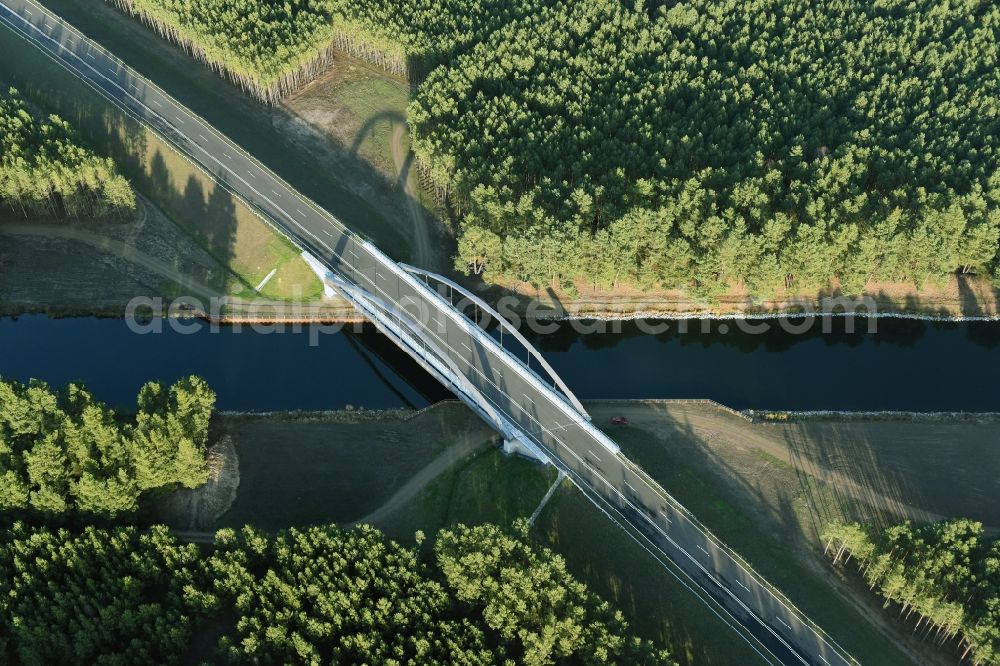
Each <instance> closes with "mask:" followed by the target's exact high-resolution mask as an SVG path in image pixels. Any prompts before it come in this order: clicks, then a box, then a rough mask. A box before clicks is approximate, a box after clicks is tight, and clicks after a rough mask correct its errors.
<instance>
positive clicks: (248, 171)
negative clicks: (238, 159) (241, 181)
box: [247, 169, 257, 180]
mask: <svg viewBox="0 0 1000 666" xmlns="http://www.w3.org/2000/svg"><path fill="white" fill-rule="evenodd" d="M247 174H248V175H249V176H250V177H251V178H253V179H254V180H256V179H257V176H255V175H254V174H253V171H250V169H247Z"/></svg>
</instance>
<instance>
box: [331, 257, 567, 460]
mask: <svg viewBox="0 0 1000 666" xmlns="http://www.w3.org/2000/svg"><path fill="white" fill-rule="evenodd" d="M325 279H326V281H327V282H329V283H330V286H332V287H333V288H334V289H336V290H337V291H338V292H340V293H341V295H343V296H344V298H346V299H347V300H348V301H350V302H351V303H352V304H354V306H355V307H356V308H357V309H358V310H360V311H361V312H363V313H364V314H365V315H366V316H367V317H368V319H369V320H370V321H372V322H373V323H375V325H376V326H377V327H378V328H379V329H380V330H381V331H382V332H383V333H384V334H386V335H388V336H389V337H390V338H393V339H394V340H395V341H396V343H397V344H400V345H401V346H403V348H404V349H406V350H408V351H409V352H410V356H412V357H413V358H414V359H415V360H416V361H417V362H418V363H419V364H420V365H421V366H423V368H424V369H425V370H427V371H428V372H430V373H431V374H432V375H434V376H436V377H437V379H438V381H440V382H442V383H443V384H445V385H446V386H451V387H452V389H453V390H454V391H455V393H456V394H457V395H458V397H459V398H460V399H461V400H462V402H464V403H466V404H467V405H469V406H470V407H471V408H472V409H473V410H474V411H476V412H478V413H479V415H480V416H481V417H482V418H483V419H484V420H486V421H487V422H488V423H492V424H493V427H494V428H496V429H497V431H498V432H499V433H500V434H501V435H502V436H503V438H504V440H505V443H504V446H505V447H507V446H508V445H509V443H511V442H517V444H518V445H520V446H521V447H523V449H524V450H526V452H527V453H528V454H530V455H531V456H532V457H534V458H536V459H538V460H540V461H541V462H543V463H546V464H547V463H549V462H550V461H549V459H548V456H546V455H545V454H544V453H543V452H542V451H541V449H539V448H538V447H537V446H535V445H534V444H533V443H532V441H531V438H529V437H527V436H526V435H525V434H524V433H522V432H521V431H520V429H519V428H518V427H517V426H515V425H513V424H512V423H511V422H510V421H509V420H508V419H506V418H504V416H503V415H502V414H501V413H499V412H498V411H497V410H496V408H494V406H493V405H492V404H491V403H490V401H489V400H487V399H486V398H485V397H484V396H483V395H482V394H481V393H480V392H479V389H477V388H476V387H475V386H474V385H473V384H472V382H470V381H469V379H468V377H466V375H465V373H463V372H462V371H461V370H460V369H459V367H458V365H457V364H456V363H455V361H454V360H452V359H451V358H450V357H449V356H448V354H446V353H444V351H443V350H441V349H440V347H438V346H437V345H436V344H435V343H433V342H430V341H428V340H426V339H425V338H423V337H422V336H420V335H416V334H415V332H416V331H419V330H420V328H419V325H418V324H417V323H416V322H415V321H414V320H413V319H412V318H411V317H410V315H409V314H407V313H406V312H405V311H403V310H401V309H400V308H398V307H396V306H394V305H390V304H389V303H386V302H385V301H384V300H383V299H382V298H380V297H379V296H376V295H374V294H372V293H370V292H368V291H366V290H364V289H362V288H361V287H358V286H355V285H353V284H350V283H348V282H347V281H345V280H343V279H342V278H340V277H339V276H337V275H336V274H334V273H332V272H329V273H327V274H326V278H325Z"/></svg>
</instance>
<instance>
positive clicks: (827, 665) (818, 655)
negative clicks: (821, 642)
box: [816, 652, 833, 666]
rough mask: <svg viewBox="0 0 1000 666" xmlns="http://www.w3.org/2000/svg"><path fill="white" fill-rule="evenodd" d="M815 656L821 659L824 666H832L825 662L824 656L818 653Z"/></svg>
mask: <svg viewBox="0 0 1000 666" xmlns="http://www.w3.org/2000/svg"><path fill="white" fill-rule="evenodd" d="M816 656H817V657H819V658H820V659H822V660H823V663H824V664H826V666H833V664H831V663H830V662H828V661H827V660H826V657H824V656H823V655H821V654H820V653H818V652H817V653H816Z"/></svg>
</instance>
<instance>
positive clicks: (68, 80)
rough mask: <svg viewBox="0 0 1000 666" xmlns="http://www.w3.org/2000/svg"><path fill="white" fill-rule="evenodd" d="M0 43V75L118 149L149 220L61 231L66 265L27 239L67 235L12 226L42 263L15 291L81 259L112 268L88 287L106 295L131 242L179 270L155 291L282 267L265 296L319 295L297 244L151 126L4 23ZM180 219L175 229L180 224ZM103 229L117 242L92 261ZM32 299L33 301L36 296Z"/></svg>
mask: <svg viewBox="0 0 1000 666" xmlns="http://www.w3.org/2000/svg"><path fill="white" fill-rule="evenodd" d="M0 49H2V50H3V52H4V54H5V58H4V59H3V60H2V62H0V81H3V82H4V84H12V85H15V86H16V87H18V88H19V89H20V90H22V91H23V93H24V94H25V95H26V97H28V98H29V99H30V100H31V101H33V102H34V103H36V104H37V105H38V106H39V107H40V108H44V109H45V110H46V111H48V112H54V113H58V114H59V115H61V116H62V117H64V118H66V119H67V120H69V121H70V122H71V123H72V124H73V125H74V126H75V127H77V128H78V129H79V130H80V132H81V133H82V134H83V136H84V137H85V139H86V140H87V141H88V142H89V143H90V144H91V145H93V146H94V147H95V148H96V149H97V150H98V151H100V152H102V153H104V154H107V155H109V156H111V157H112V158H113V159H114V160H115V161H116V162H117V163H118V164H119V165H120V168H121V170H122V172H123V173H124V174H125V175H126V177H127V178H129V180H130V181H131V182H132V183H133V184H134V186H135V187H136V189H137V190H138V191H139V193H140V194H141V195H142V196H143V197H144V198H145V199H146V201H145V202H144V205H143V208H145V209H146V210H145V211H144V215H143V216H142V218H141V219H142V221H143V223H144V226H145V227H148V228H147V229H145V230H142V229H136V228H135V227H134V226H130V225H129V224H127V223H123V224H122V225H110V226H109V225H89V226H88V225H86V224H81V225H79V226H78V227H77V228H76V232H77V236H78V238H75V239H74V238H66V234H65V233H63V234H61V236H62V241H63V244H62V247H63V249H64V250H65V249H69V250H70V253H69V254H70V256H69V259H68V261H67V262H66V263H67V265H66V266H63V265H62V257H61V256H60V255H61V252H53V251H52V247H51V245H48V246H46V245H45V244H44V243H41V244H39V243H38V242H37V241H35V242H34V243H32V242H29V241H25V240H24V239H25V238H27V237H29V236H34V237H39V236H46V235H47V236H48V237H49V238H52V237H54V236H59V235H60V233H59V232H54V233H48V234H46V232H45V230H44V229H40V231H39V233H37V234H29V233H27V232H28V231H30V230H28V229H24V228H23V225H20V226H19V228H18V229H15V230H12V233H13V232H16V233H14V235H15V236H16V238H15V243H14V247H13V250H8V251H9V252H11V254H12V258H11V262H12V263H14V264H15V265H17V264H20V265H33V266H34V269H33V270H32V271H31V272H30V273H29V274H27V275H25V274H22V273H20V272H18V273H12V274H10V275H8V276H6V277H5V281H6V282H7V283H8V289H9V290H10V291H8V292H7V293H12V292H17V291H18V290H19V288H18V287H17V281H18V280H19V279H22V278H23V279H24V280H28V281H31V282H35V281H37V280H38V278H39V276H44V275H48V274H54V275H57V276H59V278H57V279H61V278H64V277H65V278H67V279H75V278H76V277H78V276H72V275H69V274H68V273H67V271H69V272H70V273H71V272H72V271H73V266H74V264H75V263H76V260H77V259H80V263H82V264H85V265H89V266H91V267H93V266H94V265H95V264H96V265H98V266H99V265H100V264H101V263H103V264H105V265H106V266H107V268H108V271H107V272H105V273H99V274H98V275H94V276H92V279H94V280H95V283H92V284H91V287H90V289H85V290H84V294H85V296H86V295H87V294H88V293H91V292H93V291H94V290H96V291H97V292H100V286H99V282H98V281H99V280H101V279H103V280H113V279H114V277H116V272H115V271H116V270H117V271H120V270H121V266H120V262H116V261H115V260H114V259H113V258H112V257H114V256H119V257H126V258H127V256H128V250H129V248H131V250H132V251H133V252H134V253H135V254H137V255H147V256H151V257H152V259H154V260H159V261H161V262H164V263H166V264H168V265H171V264H172V265H174V267H175V268H177V269H178V270H177V271H176V274H175V275H174V276H172V277H171V276H169V275H163V274H162V273H163V271H161V272H160V273H161V275H160V278H161V282H160V283H159V284H158V285H156V286H157V288H158V292H159V293H155V292H154V293H152V294H149V295H164V296H172V295H174V294H177V293H185V294H190V295H195V296H199V297H204V293H194V294H191V290H189V289H185V286H186V285H185V284H184V280H185V278H188V279H191V280H193V281H194V282H196V283H197V284H200V285H202V286H203V287H205V291H207V292H214V293H217V294H219V295H224V294H234V293H244V294H245V295H249V294H250V293H252V290H253V289H254V287H256V286H257V285H258V284H259V283H260V282H261V281H262V280H263V279H264V277H266V276H267V275H268V273H270V272H271V271H272V270H275V269H276V270H277V272H276V273H275V275H274V276H273V277H272V278H271V280H269V281H268V282H267V284H266V285H265V286H264V287H263V288H262V290H261V295H262V296H264V297H266V298H275V299H283V298H290V297H293V296H296V295H298V294H301V295H302V296H303V297H307V298H308V297H315V296H317V295H318V294H319V293H320V292H321V286H320V284H319V282H318V280H317V279H316V278H315V276H314V275H313V274H312V272H311V271H310V270H309V268H308V266H307V265H306V264H305V263H304V262H303V261H302V260H301V259H300V258H299V256H298V251H297V250H296V249H295V248H294V247H293V246H292V245H291V244H290V243H288V242H287V241H286V240H285V239H284V238H282V237H281V236H280V235H279V234H277V233H276V232H274V231H273V230H272V229H270V228H269V227H268V226H267V225H266V224H264V223H263V222H262V221H261V220H260V219H259V218H257V217H256V216H255V215H254V214H253V213H251V212H250V211H249V210H248V209H247V208H246V207H245V206H244V205H243V204H241V203H240V202H239V201H238V200H236V199H234V198H233V197H232V196H231V195H230V194H229V193H228V192H226V191H225V190H224V189H223V188H221V187H218V186H216V185H215V183H214V182H213V181H212V180H211V179H210V178H209V177H208V176H207V175H205V174H204V173H203V172H201V171H200V170H199V169H197V168H195V167H194V166H192V165H191V164H190V163H189V162H188V161H186V160H185V159H184V158H182V157H181V156H180V155H179V154H177V153H176V152H175V151H174V150H172V149H171V148H170V147H169V146H167V145H166V144H165V143H164V142H163V141H162V140H160V139H159V138H158V137H156V136H155V135H154V134H153V133H151V132H149V131H147V130H146V129H144V128H143V127H142V126H141V125H140V124H138V123H137V122H135V121H134V120H132V119H131V118H129V117H127V116H126V115H125V114H124V113H123V112H121V111H120V110H118V109H117V108H115V107H113V106H112V105H111V104H110V103H108V102H107V101H106V100H105V99H104V98H102V97H101V96H99V95H98V94H97V93H96V92H94V91H93V90H92V89H90V88H88V87H87V86H85V85H84V84H83V83H81V82H80V81H79V80H77V79H76V78H75V77H73V76H72V75H70V74H69V73H68V72H66V71H65V70H63V69H62V68H61V67H59V66H58V65H57V64H55V63H54V62H52V61H51V60H49V59H48V58H46V57H45V56H44V55H43V54H42V53H41V52H39V51H38V50H36V49H35V48H34V47H32V46H31V45H29V44H28V43H27V42H25V41H23V40H22V39H20V38H19V37H17V36H15V35H14V34H13V33H11V32H10V31H8V30H7V29H5V28H4V29H0ZM150 202H151V203H152V204H153V206H150V205H149V204H150ZM39 222H40V224H41V223H44V221H39ZM174 222H175V223H176V226H174V227H172V226H171V225H172V223H174ZM88 234H89V235H90V236H91V237H88V238H84V240H82V241H81V240H80V238H79V237H80V236H81V235H88ZM95 236H96V237H104V238H105V239H108V240H110V241H112V242H111V243H104V248H103V253H102V254H103V256H102V260H103V261H101V262H93V259H94V256H95V255H94V247H95V245H96V246H99V245H101V241H99V240H96V239H95V238H93V237H95ZM137 239H138V242H134V243H132V244H130V243H129V242H128V241H129V240H132V241H137ZM67 241H71V242H67ZM88 241H90V242H88ZM114 241H124V242H125V245H126V247H125V248H122V247H118V246H117V245H115V244H114ZM22 252H24V253H27V255H24V254H21V253H22ZM206 254H207V256H206ZM91 262H93V263H91ZM116 263H118V264H119V265H118V266H115V264H116ZM43 269H44V270H43ZM150 270H151V269H150ZM152 272H153V273H156V271H152ZM84 275H86V272H84ZM12 282H13V283H14V284H13V286H12V285H11V284H10V283H12ZM140 282H141V280H140ZM147 286H148V285H147ZM43 288H44V287H43ZM111 288H112V289H113V288H114V287H113V286H112V287H111ZM140 293H147V292H140ZM133 295H136V294H135V293H133ZM100 296H101V294H100V293H98V294H97V296H96V297H94V298H95V300H97V301H100ZM29 298H30V297H29ZM112 300H115V299H112ZM19 305H22V306H23V305H25V304H24V302H21V303H19V302H17V301H16V300H15V301H14V302H13V303H10V302H8V303H4V306H5V307H9V308H11V309H15V310H16V309H17V308H18V306H19ZM27 305H28V306H29V307H30V301H29V303H28V304H27ZM73 305H74V302H73V301H72V300H68V301H67V302H66V303H65V309H67V310H72V309H74V308H73ZM77 309H78V310H79V311H81V312H87V311H88V310H89V309H91V302H90V301H88V300H83V301H82V302H80V303H78V305H77Z"/></svg>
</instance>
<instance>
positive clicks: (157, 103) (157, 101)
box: [150, 99, 163, 109]
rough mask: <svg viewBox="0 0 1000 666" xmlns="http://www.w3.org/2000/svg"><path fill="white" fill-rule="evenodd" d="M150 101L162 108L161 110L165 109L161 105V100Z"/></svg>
mask: <svg viewBox="0 0 1000 666" xmlns="http://www.w3.org/2000/svg"><path fill="white" fill-rule="evenodd" d="M150 101H151V102H153V104H155V105H156V106H157V107H158V108H161V109H162V108H163V105H162V104H160V100H157V99H153V100H150Z"/></svg>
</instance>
